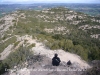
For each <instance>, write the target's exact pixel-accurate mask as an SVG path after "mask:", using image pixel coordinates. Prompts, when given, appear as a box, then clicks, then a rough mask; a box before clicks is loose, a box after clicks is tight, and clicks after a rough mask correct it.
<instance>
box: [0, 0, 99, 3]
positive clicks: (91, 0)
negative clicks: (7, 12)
mask: <svg viewBox="0 0 100 75" xmlns="http://www.w3.org/2000/svg"><path fill="white" fill-rule="evenodd" d="M0 3H100V0H0Z"/></svg>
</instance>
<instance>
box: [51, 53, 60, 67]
mask: <svg viewBox="0 0 100 75" xmlns="http://www.w3.org/2000/svg"><path fill="white" fill-rule="evenodd" d="M57 56H58V55H57V54H55V56H54V57H53V58H52V65H53V66H59V64H60V62H61V61H60V58H59V57H57Z"/></svg>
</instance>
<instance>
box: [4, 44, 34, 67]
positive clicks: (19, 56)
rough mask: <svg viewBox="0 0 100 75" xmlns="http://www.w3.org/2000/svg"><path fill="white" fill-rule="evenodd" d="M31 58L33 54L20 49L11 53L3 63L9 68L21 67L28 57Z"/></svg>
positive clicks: (25, 49) (27, 50)
mask: <svg viewBox="0 0 100 75" xmlns="http://www.w3.org/2000/svg"><path fill="white" fill-rule="evenodd" d="M30 56H33V53H32V52H31V51H30V50H29V49H28V48H26V47H24V48H23V47H22V46H21V47H20V48H19V49H18V50H16V51H15V52H12V53H11V54H10V55H9V56H8V57H7V58H6V59H5V60H4V62H5V63H7V64H8V65H9V67H10V68H13V67H14V66H17V65H21V64H22V62H24V61H26V60H27V59H28V57H30Z"/></svg>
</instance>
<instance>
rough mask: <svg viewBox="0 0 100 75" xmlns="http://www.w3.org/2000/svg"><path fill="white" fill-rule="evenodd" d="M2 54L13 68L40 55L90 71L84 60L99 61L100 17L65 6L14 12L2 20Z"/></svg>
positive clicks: (0, 36) (0, 49) (0, 46)
mask: <svg viewBox="0 0 100 75" xmlns="http://www.w3.org/2000/svg"><path fill="white" fill-rule="evenodd" d="M35 41H37V42H35ZM39 43H41V44H39ZM38 44H39V46H37V45H38ZM24 49H25V50H24ZM30 50H31V52H30ZM48 50H50V51H48ZM60 50H61V52H62V53H61V52H59V51H60ZM43 51H44V52H43ZM46 51H47V52H46ZM63 51H64V52H63ZM50 52H51V53H50ZM67 52H68V53H67ZM69 52H70V53H71V54H70V53H69ZM0 53H1V55H0V56H1V57H0V60H3V62H4V63H5V62H6V65H8V66H9V67H10V68H13V67H14V66H17V65H18V64H21V65H22V62H25V61H26V60H27V58H28V57H29V56H33V57H34V54H39V53H40V54H41V55H46V56H47V57H49V58H50V59H51V58H52V57H53V54H54V53H58V54H59V56H60V57H61V59H62V60H63V61H65V62H67V61H68V60H71V61H72V62H75V61H77V63H79V67H81V68H83V67H87V68H89V67H90V65H89V64H87V63H86V62H85V61H92V60H99V59H100V18H99V17H94V16H88V15H86V14H83V13H80V12H75V11H73V10H70V9H67V8H63V7H59V8H51V9H44V10H38V11H37V10H31V9H30V10H18V11H15V12H12V13H11V14H8V15H6V16H4V17H2V18H1V19H0ZM46 53H47V54H46ZM74 54H75V55H74ZM76 54H77V55H76ZM67 55H69V56H70V57H68V58H66V56H67ZM78 55H79V56H78ZM74 57H75V58H74ZM65 58H66V60H65ZM75 59H76V60H75ZM84 60H85V61H84ZM11 61H12V62H11ZM87 65H88V66H87Z"/></svg>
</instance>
